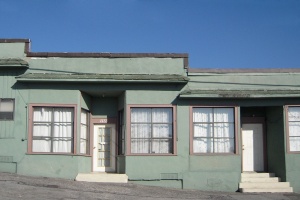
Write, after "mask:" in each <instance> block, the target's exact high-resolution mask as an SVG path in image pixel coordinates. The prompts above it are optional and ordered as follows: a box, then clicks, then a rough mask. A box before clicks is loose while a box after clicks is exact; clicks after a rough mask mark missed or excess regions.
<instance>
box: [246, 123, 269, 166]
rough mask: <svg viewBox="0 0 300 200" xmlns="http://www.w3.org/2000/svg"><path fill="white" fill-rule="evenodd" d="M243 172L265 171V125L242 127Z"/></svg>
mask: <svg viewBox="0 0 300 200" xmlns="http://www.w3.org/2000/svg"><path fill="white" fill-rule="evenodd" d="M242 150H243V171H264V145H263V125H262V124H243V125H242Z"/></svg>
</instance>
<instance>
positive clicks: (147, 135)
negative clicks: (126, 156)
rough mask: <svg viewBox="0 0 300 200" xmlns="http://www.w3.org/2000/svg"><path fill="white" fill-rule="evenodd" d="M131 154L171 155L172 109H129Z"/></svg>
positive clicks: (172, 135)
mask: <svg viewBox="0 0 300 200" xmlns="http://www.w3.org/2000/svg"><path fill="white" fill-rule="evenodd" d="M130 113H131V118H130V128H131V134H130V136H131V153H132V154H172V153H173V137H174V134H173V132H174V130H173V108H131V110H130Z"/></svg>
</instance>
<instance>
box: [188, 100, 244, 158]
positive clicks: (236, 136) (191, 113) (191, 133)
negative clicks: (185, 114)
mask: <svg viewBox="0 0 300 200" xmlns="http://www.w3.org/2000/svg"><path fill="white" fill-rule="evenodd" d="M193 108H233V109H234V131H235V133H234V137H235V138H234V142H235V144H234V147H235V149H234V150H235V152H234V153H194V152H193V137H194V124H193ZM189 110H190V119H189V121H190V155H199V156H220V155H222V156H231V155H239V140H238V121H239V115H238V106H234V105H233V106H230V105H229V106H228V105H226V106H207V105H205V106H203V105H192V106H190V109H189Z"/></svg>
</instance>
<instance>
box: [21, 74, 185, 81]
mask: <svg viewBox="0 0 300 200" xmlns="http://www.w3.org/2000/svg"><path fill="white" fill-rule="evenodd" d="M16 79H17V81H20V82H89V83H92V82H111V83H113V82H115V83H120V82H126V83H128V82H145V83H149V82H154V83H187V82H188V81H189V78H187V77H185V76H182V75H177V74H58V73H29V74H23V75H21V76H17V77H16Z"/></svg>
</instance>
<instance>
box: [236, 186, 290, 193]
mask: <svg viewBox="0 0 300 200" xmlns="http://www.w3.org/2000/svg"><path fill="white" fill-rule="evenodd" d="M240 192H243V193H247V192H251V193H267V192H268V193H290V192H293V188H292V187H288V188H240Z"/></svg>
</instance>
